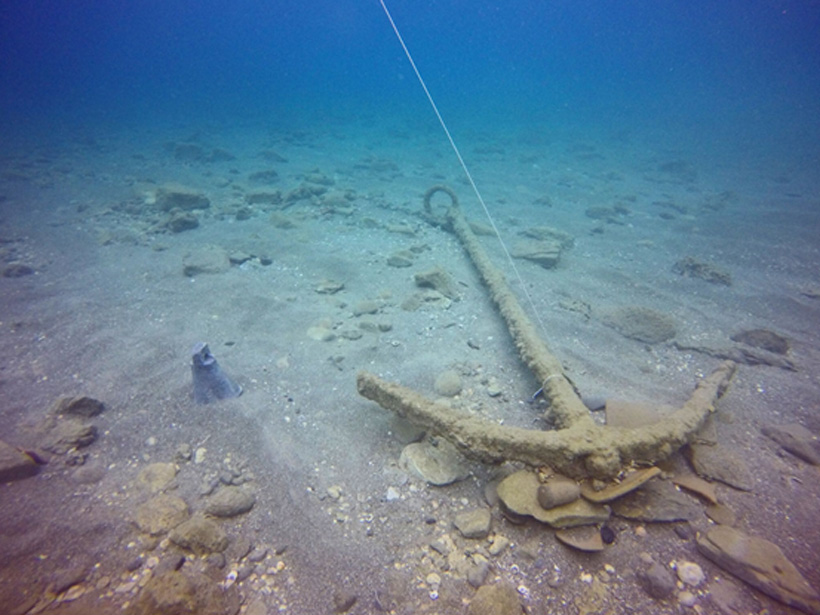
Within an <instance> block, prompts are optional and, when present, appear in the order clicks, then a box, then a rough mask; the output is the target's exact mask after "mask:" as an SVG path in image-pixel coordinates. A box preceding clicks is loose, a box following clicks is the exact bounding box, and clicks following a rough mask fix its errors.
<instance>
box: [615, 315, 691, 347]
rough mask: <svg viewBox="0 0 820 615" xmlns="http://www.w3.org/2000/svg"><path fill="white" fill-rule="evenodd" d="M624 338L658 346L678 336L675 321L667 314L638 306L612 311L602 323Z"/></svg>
mask: <svg viewBox="0 0 820 615" xmlns="http://www.w3.org/2000/svg"><path fill="white" fill-rule="evenodd" d="M602 322H603V323H604V324H605V325H607V326H608V327H612V328H613V329H615V330H616V331H617V332H618V333H620V334H621V335H623V336H624V337H628V338H630V339H633V340H637V341H639V342H644V343H646V344H658V343H660V342H665V341H667V340H670V339H672V338H673V337H675V335H676V334H677V328H676V326H675V321H674V320H673V319H672V318H671V317H670V316H667V315H666V314H662V313H661V312H657V311H655V310H651V309H649V308H644V307H638V306H627V307H623V308H619V309H616V310H613V311H611V312H610V313H609V314H607V315H605V316H604V318H603V321H602Z"/></svg>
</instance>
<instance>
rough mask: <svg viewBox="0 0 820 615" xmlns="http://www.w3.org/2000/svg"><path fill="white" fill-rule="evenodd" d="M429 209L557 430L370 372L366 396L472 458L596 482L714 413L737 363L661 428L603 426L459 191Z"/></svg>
mask: <svg viewBox="0 0 820 615" xmlns="http://www.w3.org/2000/svg"><path fill="white" fill-rule="evenodd" d="M439 191H441V192H444V193H446V194H447V195H449V196H450V198H451V200H452V206H451V207H450V209H449V210H448V212H447V216H446V224H442V220H441V219H440V218H438V217H437V216H434V214H433V213H432V208H431V206H430V199H431V197H432V196H433V194H435V193H436V192H439ZM424 209H425V212H426V214H427V215H426V216H425V217H428V216H429V217H431V218H432V219H433V223H434V224H436V225H437V226H441V227H442V228H446V229H448V230H452V231H453V232H455V234H456V235H457V236H458V238H459V240H460V241H461V244H462V246H463V247H464V249H465V251H466V252H467V254H468V255H469V257H470V259H471V261H472V263H473V265H474V266H475V267H476V269H477V270H478V273H479V275H480V276H481V279H482V281H483V283H484V285H485V286H486V287H487V290H488V292H489V294H490V297H491V299H492V301H493V303H494V304H495V306H496V307H497V308H498V311H499V313H500V314H501V316H502V318H503V319H504V321H505V323H506V325H507V329H508V331H509V333H510V336H511V337H512V339H513V341H514V343H515V346H516V348H517V350H518V354H519V356H520V357H521V360H522V361H523V362H524V363H525V364H526V365H527V367H529V368H530V370H531V371H532V372H533V374H534V375H535V377H536V378H537V379H538V381H539V382H541V383H542V388H543V394H544V396H545V397H546V398H547V400H548V401H549V406H548V410H547V414H548V416H547V418H548V419H549V420H550V421H551V422H552V423H553V424H554V425H556V426H557V429H556V430H554V431H543V430H534V429H523V428H517V427H509V426H506V425H498V424H497V423H495V422H493V421H490V420H487V419H483V418H479V417H476V416H472V415H470V414H467V413H466V412H463V411H460V410H454V409H452V408H450V407H449V406H445V405H442V404H437V403H435V402H433V401H430V400H428V399H426V398H425V397H424V396H423V395H421V394H420V393H418V392H416V391H413V390H412V389H408V388H406V387H402V386H400V385H398V384H395V383H391V382H387V381H385V380H382V379H380V378H378V377H377V376H375V375H373V374H370V373H367V372H361V373H360V374H359V375H358V377H357V388H358V391H359V394H360V395H362V396H363V397H365V398H367V399H370V400H371V401H374V402H376V403H377V404H379V405H380V406H381V407H383V408H385V409H387V410H390V411H392V412H395V413H396V414H398V415H400V416H402V417H405V418H406V419H408V420H409V421H411V422H413V423H415V424H417V425H419V426H420V427H424V428H425V429H427V430H429V431H431V432H432V433H435V434H438V435H440V436H442V437H444V438H446V439H447V440H449V441H450V442H452V443H453V444H455V445H456V446H457V447H459V448H460V449H461V450H462V451H463V452H464V453H465V454H467V455H469V456H471V457H473V458H477V459H480V460H482V461H487V462H499V461H521V462H523V463H527V464H529V465H533V466H540V465H548V466H550V467H552V468H554V469H555V470H556V471H558V472H561V473H563V474H566V475H569V476H573V477H583V476H590V477H595V478H611V477H614V476H616V475H617V474H618V473H619V472H620V471H621V470H622V469H623V468H624V467H625V466H626V465H629V464H631V463H638V464H647V465H648V464H653V463H657V462H659V461H662V460H663V459H666V458H667V457H669V456H670V455H672V454H673V453H675V452H676V451H677V450H678V449H680V448H681V447H682V446H683V445H684V444H686V443H688V442H689V440H690V439H691V438H692V437H693V436H694V434H695V433H696V432H697V431H698V430H699V429H700V428H701V426H702V425H703V423H704V422H705V421H706V419H707V417H708V416H709V415H710V414H711V412H713V411H714V409H715V404H716V402H717V400H718V399H719V398H720V397H721V396H722V395H723V394H724V393H725V391H726V389H727V388H728V386H729V384H730V382H731V379H732V376H733V375H734V373H735V369H736V365H735V363H734V362H732V361H725V362H724V363H721V364H720V365H719V366H718V367H717V368H716V369H715V370H714V371H713V372H712V373H711V374H710V375H709V376H707V377H706V378H704V379H702V380H701V381H700V382H699V383H698V385H697V386H696V388H695V390H694V392H693V393H692V395H691V396H690V398H689V400H688V401H687V402H686V403H685V404H683V406H681V407H680V408H679V409H677V410H676V411H674V412H672V413H671V414H669V415H667V416H665V417H664V418H663V419H662V420H660V421H659V422H657V423H654V424H652V425H648V426H645V427H640V428H633V429H625V428H615V427H607V426H599V425H597V424H596V423H595V422H594V421H593V420H592V417H591V416H590V414H589V411H588V410H587V408H586V406H585V405H584V404H583V402H582V401H581V398H580V396H579V395H578V393H577V391H576V390H575V387H574V386H573V384H572V382H571V380H570V379H569V378H568V377H567V376H566V375H565V374H564V371H563V367H562V365H561V362H560V361H559V360H558V358H557V357H555V356H554V355H553V354H552V352H550V350H549V348H548V346H547V344H546V343H545V342H544V340H543V339H542V338H541V337H540V336H539V335H538V333H537V329H536V326H535V324H534V323H533V322H532V320H531V319H530V318H529V317H528V316H527V314H526V312H525V311H524V310H523V309H522V307H521V305H520V304H519V303H518V300H517V298H516V297H515V295H514V293H513V292H512V290H511V289H510V287H509V285H508V284H507V281H506V279H505V278H504V275H503V273H502V272H501V271H500V270H499V269H498V268H497V267H496V266H495V265H494V264H493V263H492V261H491V260H490V258H489V257H488V256H487V253H486V252H485V251H484V249H483V247H482V246H481V244H480V243H479V241H478V239H477V238H476V236H475V234H474V233H473V232H472V230H471V229H470V226H469V224H468V223H467V221H466V220H465V218H464V216H463V215H462V213H461V211H460V209H459V208H458V199H457V197H456V196H455V193H454V192H453V191H452V190H451V189H449V188H447V187H446V186H433V187H432V188H430V189H429V190H428V191H427V192H426V193H425V196H424Z"/></svg>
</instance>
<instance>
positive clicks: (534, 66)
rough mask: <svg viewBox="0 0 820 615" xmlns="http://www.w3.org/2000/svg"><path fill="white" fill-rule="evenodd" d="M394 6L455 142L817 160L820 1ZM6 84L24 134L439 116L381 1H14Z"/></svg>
mask: <svg viewBox="0 0 820 615" xmlns="http://www.w3.org/2000/svg"><path fill="white" fill-rule="evenodd" d="M389 6H390V9H391V10H392V12H393V14H394V17H395V20H396V23H397V25H398V27H399V28H400V29H401V31H402V33H403V35H404V37H405V39H406V42H407V44H408V46H409V47H410V49H411V51H412V53H413V54H414V56H415V58H416V61H417V63H418V66H419V68H420V69H421V71H422V73H423V74H424V76H425V78H426V80H427V82H428V85H429V86H430V90H431V92H432V94H433V96H434V97H435V98H436V99H437V101H438V102H439V105H440V106H441V108H442V112H443V113H444V115H445V117H446V118H447V119H448V120H449V121H451V122H452V123H453V124H454V125H455V126H456V127H458V126H459V122H461V123H462V124H463V125H469V124H471V123H473V124H482V125H490V124H493V125H501V126H506V125H510V126H513V125H515V126H519V127H520V126H522V125H524V126H526V125H541V124H543V125H547V126H555V125H564V126H566V125H572V126H577V127H581V128H583V127H584V126H590V127H605V128H607V129H610V130H631V129H635V128H640V127H642V126H643V127H646V126H652V127H666V128H669V129H672V128H675V129H682V130H685V131H687V132H689V133H692V132H695V133H702V134H703V135H709V136H712V137H716V138H722V139H734V138H737V139H739V140H740V141H742V142H743V143H746V144H749V143H752V144H758V146H759V147H778V148H779V149H782V150H784V151H789V152H794V151H799V152H800V153H801V155H812V156H816V155H817V150H818V146H817V143H818V141H820V119H819V118H820V61H819V60H818V59H820V2H817V1H816V0H799V1H791V0H779V1H765V2H764V1H759V0H752V1H750V0H732V1H721V2H707V1H695V2H691V1H674V2H664V3H656V2H643V1H635V0H632V1H628V2H624V1H611V0H605V1H598V2H575V1H567V0H559V1H550V2H544V1H524V2H486V1H485V2H466V1H451V2H443V1H421V2H420V1H416V0H414V1H406V0H392V2H390V4H389ZM0 83H2V89H1V90H0V109H1V110H2V123H3V126H4V127H5V128H4V130H6V131H8V130H10V129H11V128H10V127H16V128H18V129H19V128H22V129H24V130H25V129H29V130H30V129H34V128H47V127H48V126H51V125H54V124H58V125H59V124H63V125H66V124H68V125H70V124H72V123H78V124H84V125H89V124H95V123H96V124H100V123H108V124H111V123H113V124H117V123H128V124H131V125H136V126H140V125H152V124H159V123H162V122H164V121H177V120H181V119H184V120H187V121H191V122H195V121H197V119H201V120H214V119H219V120H220V121H227V122H231V121H232V120H242V119H247V118H253V117H261V118H266V117H273V118H276V117H278V118H301V121H310V119H311V118H315V117H316V114H317V113H320V114H330V115H336V116H362V117H363V116H368V115H369V116H372V117H376V118H380V117H388V116H397V115H403V116H406V117H408V118H410V119H411V120H413V121H417V122H419V123H427V122H430V121H431V117H432V116H431V115H430V112H429V109H426V108H425V107H426V104H427V103H426V100H425V99H424V98H423V94H422V92H421V90H420V88H419V87H418V84H417V83H416V81H415V77H414V75H413V74H412V71H411V69H410V67H409V65H408V63H407V61H406V59H405V58H404V56H403V54H402V52H401V49H400V47H399V45H398V43H397V41H396V39H395V37H394V35H393V32H392V31H391V29H390V27H389V24H388V22H387V20H386V17H385V15H384V13H383V12H382V9H381V7H380V5H379V3H378V2H377V0H366V1H351V0H334V1H330V0H320V1H312V2H301V1H281V0H280V1H276V2H261V1H250V0H239V1H236V0H231V1H230V2H229V1H226V0H198V1H196V2H193V1H173V2H167V1H158V0H143V1H139V2H112V1H110V0H94V1H88V0H79V1H74V2H63V1H60V0H36V1H31V0H25V1H20V0H6V1H5V2H3V4H2V8H0ZM433 121H434V119H433Z"/></svg>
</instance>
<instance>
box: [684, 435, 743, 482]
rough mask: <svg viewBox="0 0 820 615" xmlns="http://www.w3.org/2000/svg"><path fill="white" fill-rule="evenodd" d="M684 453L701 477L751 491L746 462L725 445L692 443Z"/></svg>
mask: <svg viewBox="0 0 820 615" xmlns="http://www.w3.org/2000/svg"><path fill="white" fill-rule="evenodd" d="M686 454H687V457H688V458H689V462H690V463H691V464H692V468H693V469H694V470H695V472H697V474H698V476H701V477H702V478H708V479H711V480H719V481H720V482H722V483H726V484H727V485H729V486H730V487H734V488H735V489H740V490H742V491H751V489H752V487H753V486H754V483H753V481H752V475H751V472H749V468H748V466H747V465H746V462H745V461H743V459H741V458H740V457H738V456H737V455H735V454H734V453H733V452H732V451H730V450H729V449H728V448H726V447H725V446H721V445H719V444H717V445H710V444H697V443H694V444H690V445H689V446H688V447H687V449H686Z"/></svg>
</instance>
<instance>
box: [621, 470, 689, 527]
mask: <svg viewBox="0 0 820 615" xmlns="http://www.w3.org/2000/svg"><path fill="white" fill-rule="evenodd" d="M612 511H613V512H614V513H615V514H616V515H618V516H621V517H625V518H627V519H633V520H636V521H644V522H647V523H662V522H673V521H693V520H695V519H697V518H698V517H699V516H700V514H701V509H700V507H699V506H698V505H697V504H696V503H695V502H694V501H693V500H692V499H691V498H689V497H687V496H686V495H684V494H683V493H681V492H680V491H678V490H677V489H675V486H674V485H673V484H672V483H670V482H669V481H663V480H657V481H652V482H650V483H647V484H645V485H643V486H642V487H641V488H640V489H638V490H637V491H634V492H632V493H630V494H628V495H627V496H625V497H623V498H620V499H618V500H616V501H614V502H613V503H612Z"/></svg>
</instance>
